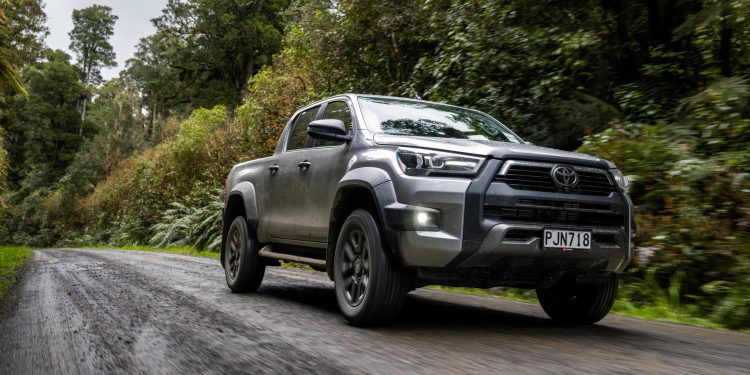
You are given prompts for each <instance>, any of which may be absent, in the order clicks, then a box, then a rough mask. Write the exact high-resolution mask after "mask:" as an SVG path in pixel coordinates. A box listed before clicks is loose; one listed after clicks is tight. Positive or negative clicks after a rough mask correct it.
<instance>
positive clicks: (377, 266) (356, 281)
mask: <svg viewBox="0 0 750 375" xmlns="http://www.w3.org/2000/svg"><path fill="white" fill-rule="evenodd" d="M333 265H334V284H335V286H336V301H337V302H338V305H339V310H341V313H342V314H343V315H344V317H345V318H346V320H347V321H348V322H349V323H350V324H352V325H354V326H374V325H380V324H386V323H390V322H392V321H393V320H395V319H396V318H397V317H398V315H399V313H400V312H401V310H402V309H403V306H404V300H405V299H406V293H407V292H408V288H409V285H410V278H409V275H408V273H407V272H406V270H405V269H404V268H402V267H401V266H399V265H398V264H397V263H396V262H395V260H394V259H393V255H392V254H391V252H390V251H389V250H388V249H387V248H386V247H385V245H384V242H383V239H382V236H381V232H380V228H379V227H378V224H377V222H376V221H375V219H374V218H373V217H372V215H371V214H370V213H369V212H367V211H365V210H355V211H354V212H352V213H351V214H350V215H349V217H348V218H347V219H346V221H344V224H343V226H342V227H341V232H340V233H339V237H338V240H337V243H336V252H335V254H334V264H333Z"/></svg>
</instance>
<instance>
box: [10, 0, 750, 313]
mask: <svg viewBox="0 0 750 375" xmlns="http://www.w3.org/2000/svg"><path fill="white" fill-rule="evenodd" d="M0 5H1V8H0V125H1V127H0V132H2V133H1V134H2V140H4V142H3V144H2V145H3V147H2V148H0V197H1V198H0V243H11V244H27V245H30V246H79V245H96V244H108V245H112V246H119V245H130V244H150V245H154V246H171V245H189V246H194V247H196V248H208V249H213V250H216V249H217V247H218V244H219V238H218V230H219V225H220V214H221V212H220V211H221V206H222V203H221V189H222V184H223V179H224V178H225V176H226V174H227V172H228V171H229V169H230V168H231V166H232V165H233V164H234V163H236V162H239V161H242V160H247V159H251V158H256V157H261V156H264V155H267V154H268V153H269V152H271V150H272V149H273V147H274V146H275V141H276V138H277V136H278V135H279V134H280V131H281V129H282V127H283V125H284V124H285V121H286V120H287V118H288V116H289V115H290V114H291V113H292V112H293V111H294V110H295V109H296V108H297V107H299V106H301V105H304V104H306V103H309V102H311V101H313V100H316V99H320V98H323V97H326V96H329V95H331V94H336V93H341V92H361V93H373V94H391V95H401V96H409V97H412V96H415V95H419V96H421V97H423V98H426V99H429V100H434V101H440V102H447V103H452V104H458V105H463V106H468V107H472V108H476V109H479V110H482V111H485V112H487V113H490V114H491V115H493V116H494V117H496V118H498V119H501V120H502V121H503V122H505V123H506V124H508V125H510V126H511V127H512V128H513V129H514V130H515V131H516V132H518V133H519V134H520V135H522V136H524V137H526V138H527V139H528V140H530V141H532V142H534V143H536V144H539V145H544V146H550V147H555V148H561V149H566V150H578V151H580V152H584V153H589V154H593V155H597V156H601V157H604V158H607V159H609V160H612V161H614V162H615V163H616V164H617V165H618V166H619V167H620V169H622V170H623V171H624V172H625V174H627V175H628V176H629V178H630V179H631V181H632V187H631V196H632V198H633V201H634V203H635V205H636V206H637V209H636V210H637V212H636V215H637V218H636V220H637V224H638V227H639V233H638V240H637V249H636V253H637V257H636V259H635V260H634V261H633V263H632V264H631V266H630V267H629V270H628V271H627V274H626V275H625V278H624V287H623V288H622V290H621V300H620V302H618V304H619V306H621V308H629V307H633V308H636V307H638V308H641V307H644V308H650V309H653V310H654V311H660V312H661V313H662V314H666V315H670V314H674V315H687V316H694V317H700V318H701V319H704V320H705V321H708V322H712V323H715V324H719V325H723V326H726V327H732V328H748V327H750V167H748V165H749V164H750V147H748V146H750V82H749V81H748V77H750V20H748V17H750V1H748V0H637V1H625V0H611V1H567V0H541V1H529V0H471V1H451V0H415V1H372V0H370V1H364V0H291V1H289V0H236V1H226V0H169V1H168V3H167V5H166V8H165V9H164V10H163V12H162V15H161V16H160V17H158V18H155V19H153V20H152V22H153V25H154V26H155V29H156V31H155V33H154V34H152V35H149V36H147V37H145V38H143V39H142V40H141V41H140V43H139V44H138V46H137V52H136V53H135V55H134V56H133V57H132V58H130V59H129V60H128V62H127V66H125V67H123V68H124V69H123V70H122V72H121V73H120V75H119V77H118V78H115V79H111V80H108V81H106V82H105V81H103V80H102V78H101V74H100V72H101V69H102V68H104V67H108V66H112V65H114V57H115V56H114V52H113V50H112V46H111V45H110V42H109V39H110V38H111V36H112V34H113V25H114V24H115V23H116V22H117V19H118V18H117V15H116V14H113V12H112V10H111V9H110V8H108V7H106V6H99V5H95V6H92V7H89V8H85V9H79V10H76V11H75V12H74V13H73V14H72V19H73V24H74V28H73V29H72V30H71V31H70V37H71V45H70V50H71V51H72V52H73V55H74V56H69V55H68V54H66V53H65V52H62V51H59V50H57V51H53V50H49V49H46V48H45V47H44V38H45V37H46V35H47V33H48V31H47V29H46V28H45V20H46V15H45V13H44V6H43V3H41V0H0Z"/></svg>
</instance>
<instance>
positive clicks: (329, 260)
mask: <svg viewBox="0 0 750 375" xmlns="http://www.w3.org/2000/svg"><path fill="white" fill-rule="evenodd" d="M394 202H396V194H395V190H394V188H393V183H392V182H391V179H390V177H389V176H388V174H387V173H386V172H385V171H383V170H381V169H378V168H369V167H368V168H358V169H354V170H352V171H350V172H349V173H347V174H346V175H345V176H344V178H343V179H342V180H341V182H340V183H339V185H338V188H337V191H336V195H335V198H334V200H333V206H332V207H331V214H330V220H329V229H328V245H327V247H326V272H327V273H328V277H329V278H330V279H331V280H333V258H334V253H335V251H336V243H337V240H338V235H339V233H340V231H341V227H342V225H343V223H344V221H345V220H346V218H347V217H348V216H349V214H351V213H352V212H353V211H354V210H356V209H360V208H361V209H365V210H367V211H368V212H370V213H371V214H372V215H373V217H374V218H375V221H376V222H377V223H378V224H379V225H380V228H381V230H382V235H383V239H384V240H385V243H386V244H387V245H388V247H389V248H390V249H391V251H392V252H393V254H394V255H395V256H396V259H397V262H399V263H400V264H402V265H403V264H404V262H403V259H402V257H401V255H400V254H401V251H400V248H399V245H398V244H399V241H398V232H397V231H395V230H392V229H391V228H390V227H389V226H388V223H387V222H386V221H385V220H384V218H385V211H384V207H385V206H387V205H389V204H391V203H394Z"/></svg>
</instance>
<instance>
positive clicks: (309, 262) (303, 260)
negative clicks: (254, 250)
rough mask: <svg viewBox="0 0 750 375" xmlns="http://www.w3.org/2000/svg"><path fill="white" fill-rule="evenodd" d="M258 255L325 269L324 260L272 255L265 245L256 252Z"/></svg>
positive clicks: (270, 249) (271, 250)
mask: <svg viewBox="0 0 750 375" xmlns="http://www.w3.org/2000/svg"><path fill="white" fill-rule="evenodd" d="M258 255H260V256H262V257H263V258H270V259H277V260H285V261H287V262H296V263H302V264H307V265H310V266H316V267H321V268H326V261H325V260H321V259H315V258H307V257H301V256H297V255H290V254H282V253H274V252H273V249H272V248H271V245H266V246H264V247H263V248H262V249H260V251H258Z"/></svg>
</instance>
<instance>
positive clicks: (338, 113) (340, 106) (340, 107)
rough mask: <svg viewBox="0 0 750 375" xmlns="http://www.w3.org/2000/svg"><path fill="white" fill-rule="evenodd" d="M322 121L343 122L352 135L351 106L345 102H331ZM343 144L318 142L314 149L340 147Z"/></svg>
mask: <svg viewBox="0 0 750 375" xmlns="http://www.w3.org/2000/svg"><path fill="white" fill-rule="evenodd" d="M321 118H322V119H326V120H341V121H342V122H344V125H345V126H346V130H347V131H348V132H349V134H351V133H352V112H351V110H350V109H349V105H348V104H346V102H344V101H335V102H330V103H328V105H327V106H326V109H325V111H323V116H322V117H321ZM340 144H341V142H335V141H326V140H322V139H319V140H316V142H315V146H314V147H327V146H336V145H340Z"/></svg>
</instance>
